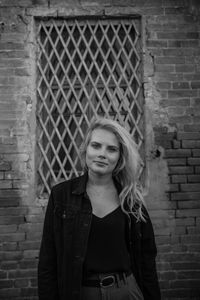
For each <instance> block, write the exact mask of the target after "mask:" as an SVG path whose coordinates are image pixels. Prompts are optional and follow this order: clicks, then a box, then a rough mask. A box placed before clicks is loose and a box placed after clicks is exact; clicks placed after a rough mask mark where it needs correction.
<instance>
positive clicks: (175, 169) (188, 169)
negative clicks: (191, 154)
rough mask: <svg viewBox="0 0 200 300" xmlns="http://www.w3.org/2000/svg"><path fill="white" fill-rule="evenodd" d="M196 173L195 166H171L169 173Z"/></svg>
mask: <svg viewBox="0 0 200 300" xmlns="http://www.w3.org/2000/svg"><path fill="white" fill-rule="evenodd" d="M192 173H194V169H193V167H188V166H186V167H178V166H175V167H169V174H177V175H178V174H192Z"/></svg>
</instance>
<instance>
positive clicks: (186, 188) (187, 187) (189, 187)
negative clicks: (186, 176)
mask: <svg viewBox="0 0 200 300" xmlns="http://www.w3.org/2000/svg"><path fill="white" fill-rule="evenodd" d="M180 187H181V191H183V192H190V191H191V192H200V184H198V183H193V184H192V183H188V184H181V185H180Z"/></svg>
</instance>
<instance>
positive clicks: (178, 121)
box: [169, 115, 192, 129]
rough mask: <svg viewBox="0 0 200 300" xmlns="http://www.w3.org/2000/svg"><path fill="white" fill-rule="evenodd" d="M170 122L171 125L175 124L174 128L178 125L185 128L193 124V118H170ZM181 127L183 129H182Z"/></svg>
mask: <svg viewBox="0 0 200 300" xmlns="http://www.w3.org/2000/svg"><path fill="white" fill-rule="evenodd" d="M169 121H170V124H173V125H174V126H177V124H181V125H182V126H184V125H185V124H189V123H191V122H192V117H191V116H187V115H185V116H178V117H173V116H172V117H171V116H169ZM182 126H181V129H182Z"/></svg>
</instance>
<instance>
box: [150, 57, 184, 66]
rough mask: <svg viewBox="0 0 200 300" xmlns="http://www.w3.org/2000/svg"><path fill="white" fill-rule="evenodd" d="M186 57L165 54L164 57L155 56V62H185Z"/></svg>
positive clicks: (167, 63) (168, 63)
mask: <svg viewBox="0 0 200 300" xmlns="http://www.w3.org/2000/svg"><path fill="white" fill-rule="evenodd" d="M184 63H185V58H184V57H183V56H174V57H173V56H169V57H167V56H163V57H156V58H155V64H166V65H171V64H184Z"/></svg>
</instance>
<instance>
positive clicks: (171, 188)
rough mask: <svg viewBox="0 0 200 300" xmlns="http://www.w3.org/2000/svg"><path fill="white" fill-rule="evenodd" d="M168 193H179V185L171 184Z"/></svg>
mask: <svg viewBox="0 0 200 300" xmlns="http://www.w3.org/2000/svg"><path fill="white" fill-rule="evenodd" d="M167 191H168V192H178V191H179V185H178V184H170V185H169V187H168V189H167Z"/></svg>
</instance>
